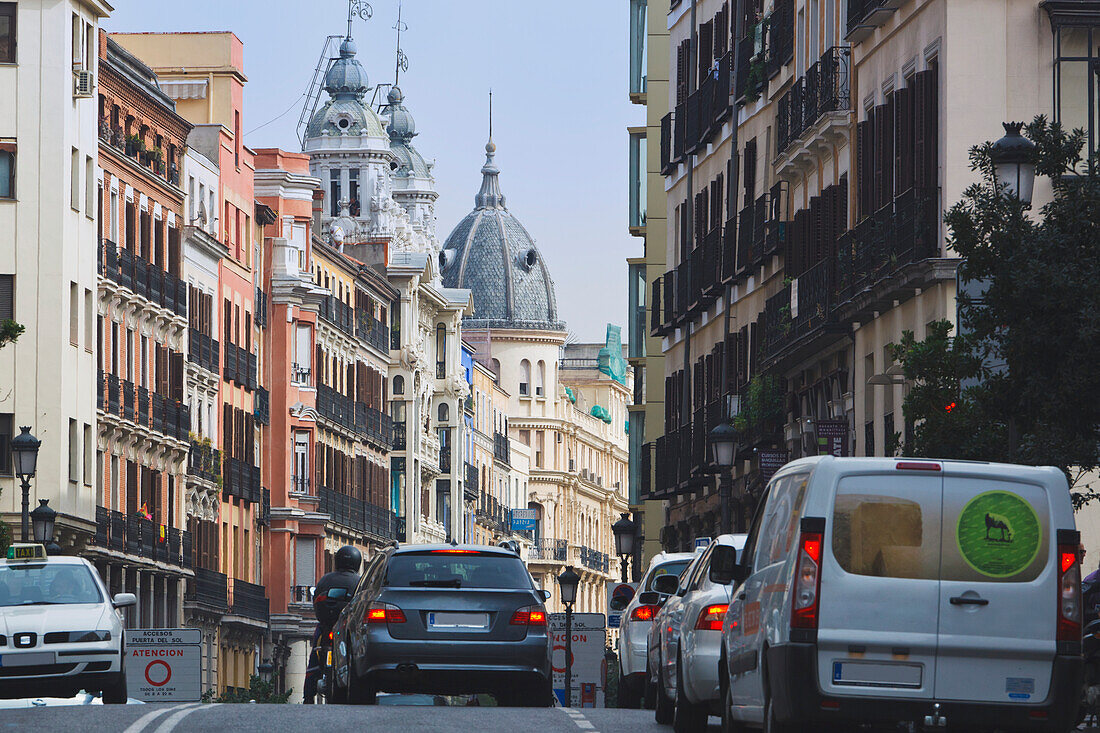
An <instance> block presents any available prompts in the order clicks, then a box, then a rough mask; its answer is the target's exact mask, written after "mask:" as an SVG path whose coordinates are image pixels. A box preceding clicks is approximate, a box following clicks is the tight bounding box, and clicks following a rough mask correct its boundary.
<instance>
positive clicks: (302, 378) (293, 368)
mask: <svg viewBox="0 0 1100 733" xmlns="http://www.w3.org/2000/svg"><path fill="white" fill-rule="evenodd" d="M312 379H313V370H312V369H310V368H309V367H308V366H306V365H303V364H297V363H295V364H291V365H290V383H291V384H294V385H297V386H299V387H310V386H312V384H311V382H312Z"/></svg>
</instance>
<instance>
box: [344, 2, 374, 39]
mask: <svg viewBox="0 0 1100 733" xmlns="http://www.w3.org/2000/svg"><path fill="white" fill-rule="evenodd" d="M357 15H358V16H359V17H360V18H362V19H363V20H370V19H371V16H372V15H374V8H372V7H371V6H370V3H368V2H367V0H348V38H351V21H352V19H353V18H354V17H355V16H357Z"/></svg>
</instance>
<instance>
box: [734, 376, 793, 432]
mask: <svg viewBox="0 0 1100 733" xmlns="http://www.w3.org/2000/svg"><path fill="white" fill-rule="evenodd" d="M782 419H783V390H782V389H781V388H780V385H779V380H778V379H776V378H775V377H774V376H773V375H771V374H757V375H756V376H754V377H753V378H752V379H751V380H750V381H749V386H748V388H747V389H746V390H745V394H744V396H743V397H742V398H741V410H740V412H738V413H737V414H736V415H735V416H734V418H733V427H734V428H736V429H737V431H738V432H739V433H742V434H744V433H760V432H763V431H764V429H765V426H767V425H769V424H773V423H777V422H779V421H780V420H782Z"/></svg>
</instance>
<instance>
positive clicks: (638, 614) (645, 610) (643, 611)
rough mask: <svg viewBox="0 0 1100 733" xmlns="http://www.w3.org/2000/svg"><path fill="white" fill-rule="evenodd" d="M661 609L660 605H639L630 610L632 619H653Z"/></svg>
mask: <svg viewBox="0 0 1100 733" xmlns="http://www.w3.org/2000/svg"><path fill="white" fill-rule="evenodd" d="M660 609H661V607H660V606H638V607H637V608H635V609H634V610H633V611H631V612H630V620H631V621H652V620H653V617H654V616H656V615H657V611H659V610H660Z"/></svg>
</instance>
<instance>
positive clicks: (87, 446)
mask: <svg viewBox="0 0 1100 733" xmlns="http://www.w3.org/2000/svg"><path fill="white" fill-rule="evenodd" d="M94 468H95V441H94V440H92V426H91V425H89V424H88V423H84V485H85V486H91V485H92V475H93V471H94Z"/></svg>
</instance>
